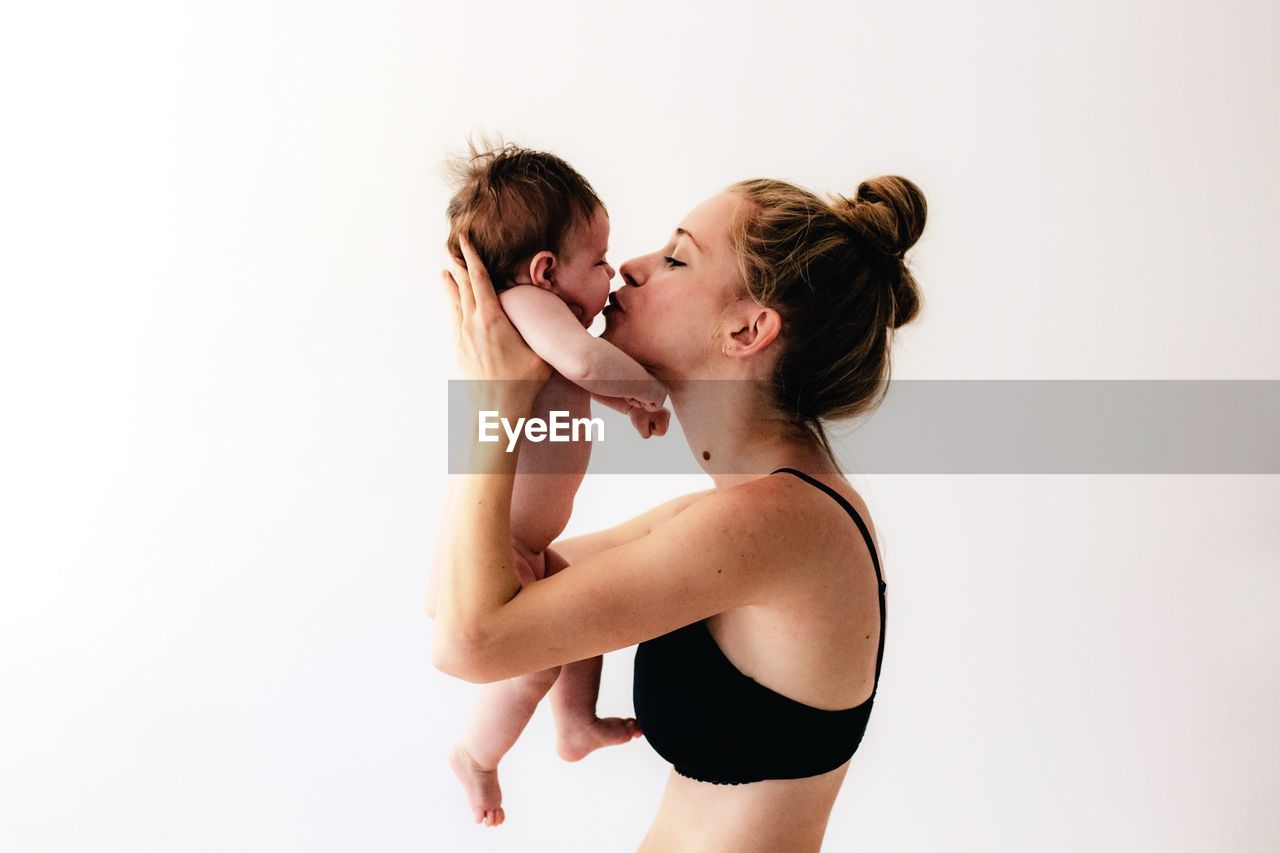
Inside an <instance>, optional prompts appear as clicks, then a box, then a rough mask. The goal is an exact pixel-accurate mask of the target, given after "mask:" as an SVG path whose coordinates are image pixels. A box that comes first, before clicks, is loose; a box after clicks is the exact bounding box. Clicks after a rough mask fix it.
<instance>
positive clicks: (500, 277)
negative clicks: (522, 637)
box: [429, 144, 670, 826]
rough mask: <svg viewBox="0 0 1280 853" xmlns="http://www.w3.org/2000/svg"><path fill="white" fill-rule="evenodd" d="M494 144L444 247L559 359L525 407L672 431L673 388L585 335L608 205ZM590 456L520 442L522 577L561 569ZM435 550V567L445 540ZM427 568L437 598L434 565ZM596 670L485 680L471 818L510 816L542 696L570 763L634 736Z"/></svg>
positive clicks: (600, 285)
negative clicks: (603, 698)
mask: <svg viewBox="0 0 1280 853" xmlns="http://www.w3.org/2000/svg"><path fill="white" fill-rule="evenodd" d="M486 148H487V150H477V149H476V147H475V146H474V145H473V146H471V151H470V155H469V156H468V157H464V158H462V159H460V160H458V161H455V162H453V163H452V164H451V172H452V177H453V179H454V183H455V188H456V192H455V193H454V196H453V198H452V199H451V200H450V202H449V208H448V216H449V240H448V249H449V251H450V253H451V254H452V255H453V256H454V257H459V258H460V257H461V256H462V252H461V250H460V248H459V246H458V235H459V234H465V235H466V237H467V239H468V241H469V242H470V243H471V245H472V246H473V247H474V248H475V250H476V254H478V255H479V257H480V259H481V260H482V261H483V262H484V265H485V268H486V269H487V270H488V272H489V277H490V278H491V279H492V281H493V285H494V290H495V291H496V292H497V293H498V299H499V301H500V302H501V304H502V307H503V310H504V311H505V312H506V314H507V317H508V318H509V319H510V320H511V323H512V325H514V326H515V327H516V329H517V330H518V331H519V332H520V334H521V335H522V336H523V337H524V340H525V342H526V343H527V344H528V345H529V347H530V348H531V349H533V350H534V351H535V352H536V353H537V354H538V355H539V356H540V357H541V358H542V359H543V360H544V361H546V362H547V363H548V364H549V365H551V367H552V368H553V373H552V375H551V379H550V381H548V382H547V384H546V386H545V387H544V389H543V390H542V392H541V393H540V394H539V395H538V397H537V399H536V400H535V402H534V406H533V411H532V412H531V413H530V415H529V416H530V417H531V418H543V419H547V417H548V412H550V411H553V410H554V411H563V412H568V413H569V414H568V418H570V419H576V418H581V417H590V414H591V400H592V399H593V398H594V399H596V400H597V401H599V402H601V403H603V404H605V405H608V406H610V407H611V408H614V409H616V410H617V411H620V412H623V413H625V414H628V415H629V416H630V417H631V421H632V423H633V425H634V426H635V427H636V429H637V430H638V431H639V432H640V434H641V435H642V436H643V437H645V438H648V437H649V435H651V434H655V435H662V434H664V433H665V432H666V428H667V423H668V420H669V417H670V413H669V412H668V411H667V410H666V409H665V408H663V403H664V402H665V401H666V389H664V388H663V386H662V384H661V383H660V382H658V380H657V379H655V378H654V377H653V376H652V375H651V374H650V373H649V372H648V371H647V370H645V369H644V368H643V367H642V366H641V365H640V364H639V363H637V362H636V361H635V360H633V359H632V358H631V357H630V356H628V355H626V354H625V353H623V352H622V351H621V350H619V349H618V348H617V347H615V346H614V345H613V344H610V343H609V342H607V341H605V340H603V339H601V338H598V337H595V336H594V335H592V334H591V333H590V332H588V331H587V328H588V327H589V326H590V325H591V321H592V320H593V319H594V318H595V316H596V315H597V314H598V313H600V311H601V310H602V309H603V308H604V306H605V302H606V301H607V300H608V297H609V286H610V282H611V281H612V280H613V276H614V270H613V267H612V266H610V265H609V262H608V261H607V260H606V259H605V254H606V252H607V251H608V247H609V216H608V213H607V212H606V211H605V207H604V204H603V203H602V202H601V201H600V199H599V198H598V197H597V196H596V193H595V191H594V190H593V189H592V188H591V185H590V184H588V183H587V181H586V180H585V179H584V178H583V177H582V176H581V175H579V174H578V173H577V172H576V171H575V170H574V169H573V168H572V167H571V166H570V165H569V164H568V163H566V162H565V161H564V160H562V159H560V158H559V157H556V156H554V155H552V154H548V153H544V152H540V151H531V150H528V149H524V148H519V147H517V146H514V145H510V144H508V145H504V146H501V147H496V148H495V147H490V146H486ZM570 422H572V420H571V421H570ZM590 455H591V445H590V443H589V442H586V441H571V442H555V443H553V442H548V441H542V442H522V443H521V446H520V458H519V461H518V463H517V467H516V477H515V485H514V487H513V492H512V502H511V531H512V539H513V542H512V547H513V552H514V556H515V565H516V572H517V574H518V575H519V577H520V583H521V584H522V585H528V584H530V583H532V582H534V581H535V580H541V579H542V578H545V577H547V576H548V575H551V574H554V573H555V572H557V571H559V570H560V569H562V568H564V566H565V562H564V560H563V559H562V558H561V557H560V556H559V555H557V554H556V553H555V552H554V551H552V550H550V549H549V548H548V546H549V545H550V544H551V543H552V542H553V541H554V540H555V539H556V537H558V536H559V535H560V533H561V532H562V531H563V530H564V528H565V525H566V524H567V523H568V521H569V516H570V514H571V513H572V511H573V500H574V496H575V495H576V493H577V491H578V487H579V485H581V483H582V479H583V476H584V475H585V473H586V469H587V462H588V461H589V458H590ZM544 472H554V473H544ZM531 475H532V476H531ZM448 515H449V513H448V509H447V507H446V512H445V518H444V522H443V524H442V526H441V536H442V537H443V536H446V535H448V533H449V530H450V529H451V527H452V524H451V520H450V519H449V517H448ZM436 553H437V558H436V559H437V562H438V560H439V553H440V551H439V548H437V552H436ZM431 575H432V591H431V593H429V595H430V600H432V601H434V589H435V586H436V584H437V583H438V580H439V571H438V570H437V569H436V568H435V567H434V566H433V569H432V573H431ZM601 665H602V659H601V657H599V656H597V657H594V658H591V659H589V660H584V661H577V662H576V663H571V664H566V665H564V666H563V667H553V668H551V669H548V670H544V671H542V672H537V673H532V674H529V675H524V676H519V677H516V678H511V679H507V680H506V681H500V682H497V683H494V684H486V685H484V686H482V687H481V692H480V696H479V699H478V702H477V704H476V706H475V708H474V710H473V711H472V715H471V720H470V723H469V725H468V729H467V732H466V734H465V736H464V737H463V739H462V740H461V741H460V742H459V743H458V744H457V745H456V746H454V747H453V749H452V751H451V752H450V754H449V764H450V766H451V767H452V769H453V772H454V773H455V774H457V776H458V779H459V780H460V781H461V782H462V785H463V787H464V788H465V789H466V793H467V799H468V800H469V802H470V804H471V809H472V811H473V813H474V815H475V819H476V822H477V823H480V822H483V823H485V824H486V825H489V826H497V825H498V824H500V823H502V821H503V819H504V815H503V812H502V808H501V802H502V792H501V789H500V788H499V786H498V777H497V766H498V762H499V760H500V759H501V758H502V756H503V755H505V754H506V752H507V750H509V749H510V748H511V746H512V745H513V744H514V743H515V741H516V739H517V738H518V737H519V736H520V732H521V731H523V730H524V727H525V725H526V724H527V723H528V722H529V718H530V717H531V716H532V715H533V712H534V709H535V708H536V707H537V704H538V702H539V701H540V700H541V699H542V697H543V696H544V695H546V694H547V692H548V691H551V704H552V711H553V713H554V715H555V720H556V732H557V736H556V740H557V744H556V746H557V751H558V752H559V754H560V756H561V757H562V758H564V759H565V760H567V761H577V760H579V759H581V758H583V757H584V756H586V755H587V754H589V753H590V752H592V751H593V750H595V749H597V748H599V747H602V746H609V745H612V744H619V743H625V742H627V741H629V740H631V738H633V737H636V736H638V735H639V734H640V732H639V729H638V728H637V727H636V724H635V720H633V719H630V718H628V719H620V718H617V717H610V718H606V719H600V718H599V717H597V716H596V698H597V694H598V691H599V687H600V670H601ZM553 685H554V689H552V688H553Z"/></svg>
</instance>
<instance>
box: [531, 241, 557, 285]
mask: <svg viewBox="0 0 1280 853" xmlns="http://www.w3.org/2000/svg"><path fill="white" fill-rule="evenodd" d="M555 267H556V256H555V253H554V252H546V251H543V252H539V253H538V254H536V255H534V256H533V259H532V260H530V261H529V283H530V284H532V285H533V286H534V287H541V288H542V289H543V290H551V289H552V288H553V287H554V286H555V283H556V268H555Z"/></svg>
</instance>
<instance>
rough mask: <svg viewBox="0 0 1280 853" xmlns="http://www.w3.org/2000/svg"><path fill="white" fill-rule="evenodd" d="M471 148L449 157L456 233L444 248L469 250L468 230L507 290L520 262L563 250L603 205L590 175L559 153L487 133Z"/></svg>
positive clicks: (447, 165) (447, 168)
mask: <svg viewBox="0 0 1280 853" xmlns="http://www.w3.org/2000/svg"><path fill="white" fill-rule="evenodd" d="M467 148H468V153H467V154H466V155H463V156H461V157H455V158H453V159H450V160H447V161H446V162H445V164H444V172H445V177H446V179H447V180H448V181H449V183H450V184H451V185H452V186H453V189H454V194H453V197H452V198H451V199H449V207H448V211H447V212H448V216H449V237H448V239H447V240H446V243H445V247H446V248H447V249H448V250H449V252H450V254H452V255H453V256H454V257H458V258H460V257H462V251H461V249H460V248H459V246H458V235H459V234H465V235H467V239H468V240H470V241H471V245H472V246H473V247H474V248H475V250H476V254H477V255H479V256H480V260H481V261H483V262H484V265H485V268H486V269H487V270H488V271H489V275H490V277H491V278H492V279H493V284H494V288H495V289H496V290H505V289H506V288H507V287H508V286H509V285H510V281H511V279H512V278H514V277H515V275H516V273H517V272H518V270H517V266H518V265H519V264H520V263H521V262H523V261H525V260H527V259H528V258H530V257H532V256H533V255H536V254H537V253H538V252H541V251H543V250H549V251H552V252H556V253H557V254H559V253H560V252H561V251H562V250H563V249H564V241H565V238H566V237H567V236H568V234H569V231H570V229H571V228H572V227H573V226H574V225H575V224H576V223H583V222H589V221H591V217H592V215H593V214H594V213H595V210H596V208H597V207H598V208H600V209H601V210H604V209H605V208H604V203H603V202H601V201H600V198H599V196H597V195H596V191H595V190H594V189H592V187H591V184H589V183H587V179H586V178H584V177H582V175H580V174H578V172H577V171H576V170H575V169H574V168H573V167H572V166H570V165H569V164H568V163H566V162H565V161H564V160H562V159H560V158H559V157H557V156H556V155H554V154H549V153H547V152H545V151H534V150H531V149H528V148H521V147H520V146H518V145H515V144H513V143H502V142H501V141H498V142H491V141H489V140H488V139H486V138H485V137H483V136H482V137H481V139H480V144H479V145H478V146H477V144H476V143H475V142H473V141H472V140H471V139H468V140H467Z"/></svg>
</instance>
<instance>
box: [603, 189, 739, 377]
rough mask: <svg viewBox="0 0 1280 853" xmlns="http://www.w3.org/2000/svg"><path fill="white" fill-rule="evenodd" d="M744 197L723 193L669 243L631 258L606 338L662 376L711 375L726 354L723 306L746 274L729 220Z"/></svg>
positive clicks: (609, 313)
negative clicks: (711, 368) (721, 323)
mask: <svg viewBox="0 0 1280 853" xmlns="http://www.w3.org/2000/svg"><path fill="white" fill-rule="evenodd" d="M744 203H745V200H744V199H743V197H742V196H740V195H738V194H737V193H730V192H724V193H720V194H719V195H715V196H712V197H711V198H709V199H707V200H706V201H704V202H702V203H701V204H699V205H698V206H697V207H695V208H694V209H693V210H692V211H690V212H689V214H688V215H687V216H685V217H684V219H683V220H681V222H680V224H679V226H678V227H677V228H676V230H675V231H674V232H673V233H672V234H671V237H670V239H668V240H667V242H666V245H664V246H662V247H661V248H659V249H657V250H656V251H653V252H650V253H649V254H647V255H641V256H640V257H638V258H632V259H631V260H629V261H627V262H626V263H624V264H623V265H622V266H621V267H620V268H619V272H621V273H622V280H623V282H624V284H623V286H622V287H621V288H619V289H618V290H616V291H614V292H613V294H611V295H610V297H609V305H608V306H606V307H605V309H604V316H605V320H606V326H605V330H604V333H603V334H602V335H601V337H603V338H604V339H605V340H607V341H609V342H610V343H612V344H614V345H615V346H617V347H618V348H619V349H621V350H622V351H623V352H625V353H626V354H627V355H629V356H631V357H632V358H634V359H635V360H636V361H638V362H640V363H641V364H643V365H645V366H646V367H648V368H649V369H650V370H651V371H653V373H654V375H656V376H657V377H658V378H659V379H681V378H700V377H707V376H709V372H708V368H709V366H710V364H711V362H713V361H714V360H715V359H716V358H717V357H719V356H720V355H721V354H722V352H721V347H722V346H723V343H722V341H721V340H720V338H721V336H722V335H721V330H720V329H718V325H719V321H720V319H721V316H722V311H723V309H724V307H725V306H726V305H728V304H729V303H730V302H731V301H732V300H734V299H736V298H737V296H738V293H739V288H740V286H741V271H740V269H739V267H738V260H737V257H736V256H735V255H734V252H733V248H732V246H731V245H730V243H729V223H730V221H731V219H732V217H733V215H734V212H735V211H736V210H737V209H738V206H739V205H741V204H744Z"/></svg>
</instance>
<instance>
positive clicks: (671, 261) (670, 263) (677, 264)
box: [663, 257, 684, 268]
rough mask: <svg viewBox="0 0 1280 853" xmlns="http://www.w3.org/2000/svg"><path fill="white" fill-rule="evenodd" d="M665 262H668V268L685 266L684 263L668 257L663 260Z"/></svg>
mask: <svg viewBox="0 0 1280 853" xmlns="http://www.w3.org/2000/svg"><path fill="white" fill-rule="evenodd" d="M663 260H664V261H666V262H667V266H669V267H672V268H675V267H682V266H684V263H683V262H682V261H677V260H676V259H675V258H671V257H667V258H663Z"/></svg>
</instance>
